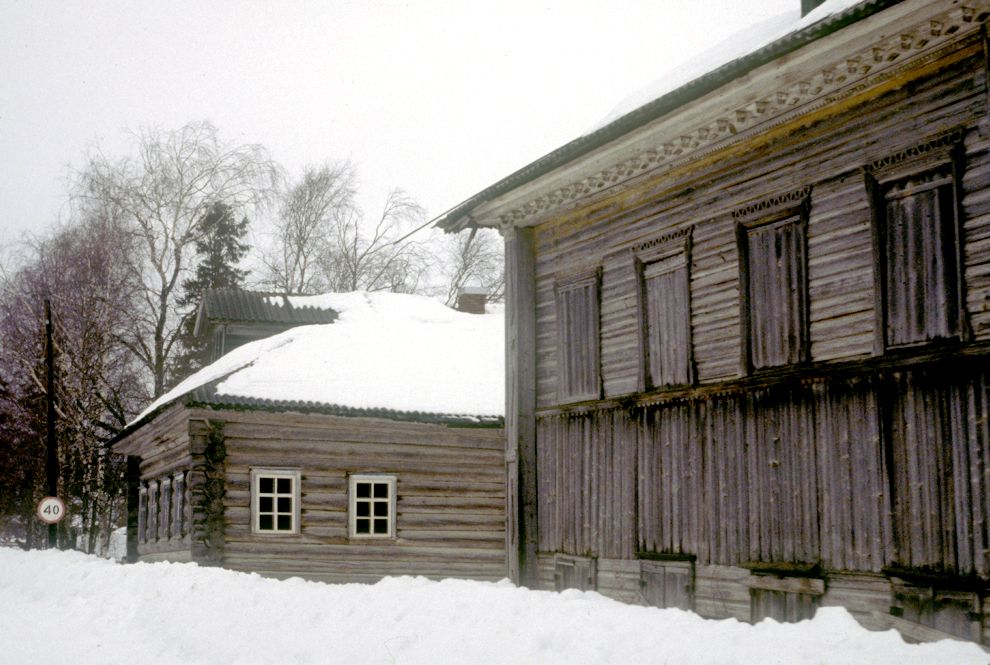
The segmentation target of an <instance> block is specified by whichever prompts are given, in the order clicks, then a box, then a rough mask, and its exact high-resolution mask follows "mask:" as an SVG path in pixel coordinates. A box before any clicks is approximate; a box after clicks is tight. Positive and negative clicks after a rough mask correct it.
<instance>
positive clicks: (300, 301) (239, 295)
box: [194, 289, 337, 336]
mask: <svg viewBox="0 0 990 665" xmlns="http://www.w3.org/2000/svg"><path fill="white" fill-rule="evenodd" d="M320 302H321V301H319V296H284V295H272V294H266V293H259V292H257V291H246V290H244V289H210V290H209V291H207V293H206V295H205V296H204V297H203V301H202V302H201V303H200V305H199V311H198V312H197V314H196V326H195V331H194V334H195V335H196V336H200V335H202V334H204V332H205V330H206V326H207V324H208V322H210V321H227V322H232V321H237V322H247V323H273V324H285V327H288V326H292V325H306V324H311V323H333V321H334V319H336V318H337V313H336V312H335V311H334V310H333V309H332V308H329V307H323V306H318V304H319V303H320Z"/></svg>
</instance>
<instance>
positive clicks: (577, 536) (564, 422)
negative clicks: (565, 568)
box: [537, 411, 636, 558]
mask: <svg viewBox="0 0 990 665" xmlns="http://www.w3.org/2000/svg"><path fill="white" fill-rule="evenodd" d="M537 440H538V441H540V446H539V451H538V452H539V458H538V461H537V464H538V466H537V477H538V478H539V487H540V496H541V497H546V498H547V500H546V501H543V500H541V501H540V504H539V518H538V519H539V529H540V550H541V551H549V552H554V551H558V552H566V553H569V554H575V555H581V556H586V555H593V556H602V557H613V558H632V557H633V555H634V553H635V543H634V533H635V524H634V519H635V517H634V516H635V491H636V489H635V463H636V433H635V423H634V422H632V421H631V420H629V419H628V418H626V417H625V416H624V415H623V414H622V413H620V412H617V411H610V412H605V413H601V412H598V413H596V414H595V415H593V416H588V417H585V416H580V415H573V416H564V417H548V418H540V419H539V421H538V422H537Z"/></svg>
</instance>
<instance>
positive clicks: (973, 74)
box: [536, 43, 990, 408]
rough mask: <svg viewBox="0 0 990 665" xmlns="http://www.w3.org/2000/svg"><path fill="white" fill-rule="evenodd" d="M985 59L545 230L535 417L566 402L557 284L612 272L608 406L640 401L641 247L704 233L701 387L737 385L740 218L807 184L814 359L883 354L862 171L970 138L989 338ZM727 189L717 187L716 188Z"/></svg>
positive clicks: (695, 269)
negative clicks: (574, 276) (927, 145)
mask: <svg viewBox="0 0 990 665" xmlns="http://www.w3.org/2000/svg"><path fill="white" fill-rule="evenodd" d="M982 70H983V63H982V52H980V51H978V44H976V43H970V44H968V45H967V46H966V47H964V48H962V49H961V51H960V52H959V53H957V54H954V55H952V56H951V62H950V63H948V64H947V66H946V68H945V69H942V70H939V71H937V72H935V73H934V74H931V75H929V76H927V77H925V78H923V79H920V80H918V81H915V82H913V83H912V85H911V86H906V87H904V88H899V89H896V90H893V91H891V92H889V93H887V94H885V95H882V96H881V97H878V98H876V99H873V100H871V101H869V102H868V103H866V104H864V105H862V106H860V107H857V108H854V109H851V110H850V111H848V112H846V113H843V114H839V115H836V116H833V117H830V118H826V119H823V120H821V121H819V122H817V123H815V124H814V125H812V126H810V127H806V128H804V129H803V130H801V131H796V132H794V133H793V134H791V135H789V136H788V137H787V138H786V139H780V140H777V141H774V142H772V143H769V144H767V145H763V146H760V148H759V149H758V150H754V151H752V152H747V153H746V154H745V159H735V160H726V161H718V162H715V163H714V164H711V165H709V166H707V167H706V168H705V169H703V170H699V171H685V172H681V173H677V174H675V175H673V176H671V177H668V178H664V179H662V180H661V181H659V182H657V183H655V184H654V185H652V186H650V187H645V188H644V189H643V190H642V191H637V192H634V193H630V194H628V195H626V196H624V197H622V198H621V199H620V200H619V201H618V202H609V203H606V204H601V205H599V206H597V207H594V208H591V209H585V210H582V211H580V213H574V214H572V215H568V216H566V217H562V218H560V219H559V220H555V221H553V222H549V223H547V224H544V225H541V226H540V227H537V229H536V231H537V235H536V251H537V268H536V297H537V303H536V307H537V389H538V406H539V407H541V408H549V407H553V406H555V405H556V404H557V403H558V381H557V379H558V371H557V358H558V349H557V344H558V338H557V321H556V308H555V304H554V285H555V282H556V280H557V279H558V278H559V275H560V274H561V273H563V272H567V271H570V270H574V269H575V267H580V268H583V269H587V270H592V269H594V268H595V267H601V268H602V270H603V272H602V283H601V305H600V310H601V329H600V330H601V332H600V335H601V364H602V382H603V386H604V393H605V396H606V397H617V396H622V395H626V394H631V393H635V392H637V390H638V377H639V373H640V371H641V370H640V366H639V365H640V358H639V351H638V349H639V335H640V332H639V325H640V324H639V317H638V314H637V310H638V303H637V300H636V299H637V288H636V280H637V279H638V276H637V273H636V268H635V262H634V260H633V255H632V252H631V248H633V247H635V246H637V245H639V244H642V243H645V242H648V241H650V240H652V239H655V238H657V237H659V236H662V235H663V234H666V233H670V232H671V231H673V230H676V229H684V228H688V227H693V248H692V262H691V268H690V277H691V290H690V299H691V336H692V341H693V351H694V356H695V361H696V368H697V377H698V380H699V382H700V383H702V384H712V383H718V382H721V381H725V380H728V379H732V378H735V377H738V376H740V375H741V373H742V369H741V363H740V316H739V315H740V308H739V305H738V303H739V288H740V284H739V256H738V238H737V234H736V228H735V224H734V220H733V219H732V212H733V211H736V210H738V209H740V208H741V207H744V206H746V205H749V204H751V203H753V202H754V201H760V200H763V199H766V198H767V197H770V196H775V195H778V194H783V193H787V192H791V191H794V190H795V189H799V188H803V187H807V186H810V187H811V194H810V211H809V218H808V225H807V230H806V233H807V273H808V274H807V281H808V326H809V331H808V334H809V343H810V356H811V358H810V359H811V360H812V361H823V362H824V361H833V362H834V361H849V360H856V359H863V358H867V357H869V356H871V355H872V354H873V353H874V342H875V336H876V316H875V314H876V310H875V308H876V303H875V293H874V292H875V276H874V266H875V263H876V262H875V260H874V251H873V240H872V232H871V225H872V221H871V217H872V206H871V198H870V194H869V192H868V191H867V187H866V183H865V177H864V171H863V170H864V167H865V166H866V165H868V164H871V163H872V162H874V161H876V160H878V159H882V158H884V157H887V156H889V155H892V154H895V153H897V152H898V151H900V150H905V149H908V148H911V147H913V146H916V145H918V144H919V143H922V142H923V141H924V140H926V139H928V138H930V137H933V136H936V135H938V134H939V133H941V132H944V131H948V130H950V129H955V128H958V127H963V128H964V133H963V144H964V149H965V155H964V159H963V161H964V164H963V170H962V174H963V176H962V180H961V184H962V189H963V192H962V194H963V195H962V200H961V207H962V211H963V245H962V249H963V251H962V255H963V264H964V271H963V274H964V278H965V293H966V302H967V314H968V320H969V325H970V328H971V330H972V334H973V338H974V339H975V340H987V339H990V252H988V251H987V248H988V247H990V195H987V194H986V191H987V189H988V185H990V164H988V155H987V148H988V143H987V140H988V137H987V131H988V128H987V126H986V123H985V119H984V118H985V114H986V94H987V93H986V89H985V87H984V84H983V78H982V77H981V76H980V75H979V74H978V72H981V71H982ZM712 182H718V183H719V186H718V188H717V189H716V188H712V187H711V186H709V183H712Z"/></svg>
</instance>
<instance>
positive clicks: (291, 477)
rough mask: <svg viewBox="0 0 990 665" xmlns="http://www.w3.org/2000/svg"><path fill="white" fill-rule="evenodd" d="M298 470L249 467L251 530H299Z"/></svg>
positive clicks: (283, 532) (280, 532)
mask: <svg viewBox="0 0 990 665" xmlns="http://www.w3.org/2000/svg"><path fill="white" fill-rule="evenodd" d="M299 478H300V474H299V470H298V469H251V532H252V533H260V534H293V533H299Z"/></svg>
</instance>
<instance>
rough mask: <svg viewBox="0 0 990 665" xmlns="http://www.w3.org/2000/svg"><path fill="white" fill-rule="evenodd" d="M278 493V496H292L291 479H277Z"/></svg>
mask: <svg viewBox="0 0 990 665" xmlns="http://www.w3.org/2000/svg"><path fill="white" fill-rule="evenodd" d="M278 493H279V494H292V479H291V478H279V479H278Z"/></svg>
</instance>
